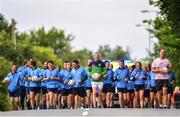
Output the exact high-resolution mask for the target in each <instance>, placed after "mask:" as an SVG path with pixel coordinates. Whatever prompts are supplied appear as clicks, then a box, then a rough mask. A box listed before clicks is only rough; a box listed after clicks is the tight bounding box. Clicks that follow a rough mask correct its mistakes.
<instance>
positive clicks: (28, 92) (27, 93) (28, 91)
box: [26, 87, 30, 95]
mask: <svg viewBox="0 0 180 117" xmlns="http://www.w3.org/2000/svg"><path fill="white" fill-rule="evenodd" d="M29 94H30V88H29V87H26V95H29Z"/></svg>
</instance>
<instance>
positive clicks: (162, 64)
mask: <svg viewBox="0 0 180 117" xmlns="http://www.w3.org/2000/svg"><path fill="white" fill-rule="evenodd" d="M151 67H152V68H155V69H162V68H168V67H171V62H170V61H169V60H168V59H166V58H164V59H160V58H157V59H155V60H154V61H153V63H152V65H151ZM155 79H168V73H167V74H162V73H155Z"/></svg>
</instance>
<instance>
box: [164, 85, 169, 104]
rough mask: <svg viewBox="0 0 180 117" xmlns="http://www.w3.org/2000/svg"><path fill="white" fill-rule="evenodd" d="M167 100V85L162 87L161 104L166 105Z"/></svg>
mask: <svg viewBox="0 0 180 117" xmlns="http://www.w3.org/2000/svg"><path fill="white" fill-rule="evenodd" d="M167 100H168V95H167V87H163V104H164V106H165V107H166V106H167Z"/></svg>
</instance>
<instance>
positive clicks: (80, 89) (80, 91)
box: [72, 87, 86, 97]
mask: <svg viewBox="0 0 180 117" xmlns="http://www.w3.org/2000/svg"><path fill="white" fill-rule="evenodd" d="M72 93H73V94H74V95H79V96H80V97H85V95H86V91H85V89H84V87H77V88H73V89H72Z"/></svg>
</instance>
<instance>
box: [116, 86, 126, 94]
mask: <svg viewBox="0 0 180 117" xmlns="http://www.w3.org/2000/svg"><path fill="white" fill-rule="evenodd" d="M117 91H118V93H119V92H121V93H127V89H126V88H119V87H118V88H117Z"/></svg>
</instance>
